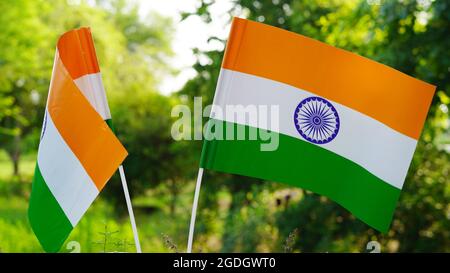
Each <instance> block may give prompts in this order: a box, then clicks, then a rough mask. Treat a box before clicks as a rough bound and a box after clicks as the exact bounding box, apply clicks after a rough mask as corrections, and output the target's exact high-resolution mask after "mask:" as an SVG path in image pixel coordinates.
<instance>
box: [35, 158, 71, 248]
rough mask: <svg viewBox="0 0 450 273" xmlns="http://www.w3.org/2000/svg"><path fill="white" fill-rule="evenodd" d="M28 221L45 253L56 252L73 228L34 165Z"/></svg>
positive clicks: (37, 167)
mask: <svg viewBox="0 0 450 273" xmlns="http://www.w3.org/2000/svg"><path fill="white" fill-rule="evenodd" d="M28 219H29V221H30V224H31V228H32V229H33V231H34V234H36V237H37V238H38V240H39V242H40V243H41V245H42V247H43V248H44V250H45V251H46V252H58V251H59V249H60V248H61V246H62V245H63V244H64V241H65V240H66V239H67V237H68V236H69V234H70V232H71V231H72V229H73V227H72V224H71V223H70V221H69V219H68V218H67V216H66V215H65V214H64V211H63V210H62V208H61V207H60V205H59V203H58V201H56V199H55V197H54V196H53V194H52V193H51V192H50V189H49V188H48V186H47V184H46V183H45V181H44V178H43V177H42V174H41V172H40V170H39V166H38V165H37V164H36V168H35V172H34V178H33V187H32V190H31V197H30V205H29V208H28Z"/></svg>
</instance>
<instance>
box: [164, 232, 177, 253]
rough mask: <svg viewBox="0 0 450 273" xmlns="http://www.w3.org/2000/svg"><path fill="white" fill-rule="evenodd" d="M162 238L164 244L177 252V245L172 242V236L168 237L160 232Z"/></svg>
mask: <svg viewBox="0 0 450 273" xmlns="http://www.w3.org/2000/svg"><path fill="white" fill-rule="evenodd" d="M161 235H162V237H163V240H164V244H165V245H166V247H167V248H168V249H170V250H172V251H174V252H175V253H179V251H178V247H177V245H176V244H175V243H174V242H173V240H172V238H170V237H169V235H166V234H164V233H162V234H161Z"/></svg>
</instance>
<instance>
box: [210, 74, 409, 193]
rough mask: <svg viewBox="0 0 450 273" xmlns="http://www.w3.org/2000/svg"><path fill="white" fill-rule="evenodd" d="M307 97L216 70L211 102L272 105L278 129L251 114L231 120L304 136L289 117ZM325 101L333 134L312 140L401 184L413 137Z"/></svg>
mask: <svg viewBox="0 0 450 273" xmlns="http://www.w3.org/2000/svg"><path fill="white" fill-rule="evenodd" d="M310 96H317V95H315V94H313V93H310V92H307V91H305V90H301V89H299V88H296V87H293V86H290V85H287V84H283V83H280V82H276V81H273V80H269V79H266V78H262V77H257V76H253V75H249V74H245V73H240V72H236V71H232V70H227V69H222V70H221V73H220V77H219V81H218V84H217V90H216V95H215V98H214V105H217V106H220V107H221V108H222V109H225V106H226V105H243V106H249V105H255V106H258V105H278V106H279V118H280V121H279V128H267V127H268V126H265V127H264V126H261V125H260V126H258V123H257V122H255V119H247V120H245V121H242V120H240V121H237V123H241V124H243V125H249V126H253V127H259V128H262V129H272V130H273V131H277V132H279V133H282V134H285V135H288V136H291V137H294V138H298V139H300V140H302V141H306V140H305V139H303V137H302V136H301V135H300V134H299V133H298V131H297V129H296V128H295V125H294V122H293V117H294V111H295V109H296V107H297V105H298V104H299V103H300V101H302V100H303V99H305V98H307V97H310ZM330 102H331V103H332V104H333V106H334V107H335V108H336V110H337V112H338V114H339V117H340V122H341V124H340V129H339V133H338V135H337V136H336V138H335V139H334V140H332V141H331V142H329V143H326V144H314V145H317V146H320V147H322V148H325V149H327V150H329V151H332V152H334V153H336V154H338V155H340V156H343V157H345V158H347V159H349V160H351V161H353V162H355V163H357V164H358V165H360V166H362V167H363V168H365V169H366V170H368V171H369V172H371V173H372V174H374V175H375V176H377V177H379V178H380V179H382V180H383V181H385V182H387V183H389V184H391V185H392V186H394V187H396V188H399V189H401V188H402V186H403V182H404V180H405V177H406V173H407V171H408V168H409V164H410V162H411V159H412V156H413V154H414V150H415V148H416V144H417V141H416V140H415V139H413V138H410V137H408V136H405V135H403V134H401V133H399V132H397V131H395V130H393V129H392V128H390V127H388V126H386V125H385V124H383V123H381V122H379V121H377V120H375V119H373V118H371V117H368V116H366V115H364V114H362V113H360V112H358V111H355V110H353V109H351V108H348V107H346V106H344V105H341V104H339V103H336V102H332V101H330ZM213 112H214V108H213ZM223 119H224V120H225V121H228V122H236V121H235V120H232V118H231V117H227V115H224V116H223ZM228 119H230V120H228ZM269 126H270V124H269ZM280 145H281V144H280ZM299 156H301V155H299Z"/></svg>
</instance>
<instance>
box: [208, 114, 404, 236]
mask: <svg viewBox="0 0 450 273" xmlns="http://www.w3.org/2000/svg"><path fill="white" fill-rule="evenodd" d="M214 122H216V125H219V124H220V123H221V121H214ZM219 126H220V125H219ZM225 126H227V127H228V126H233V124H230V123H227V124H226V125H224V127H223V128H225ZM234 126H235V132H236V128H237V127H240V129H244V130H246V132H248V130H249V129H250V127H248V126H242V125H236V124H235V125H234ZM243 127H245V128H243ZM252 129H253V130H254V129H255V128H252ZM223 131H226V130H225V129H224V130H223ZM247 135H248V134H247ZM262 143H267V141H265V142H263V141H260V140H212V141H207V140H205V142H204V145H203V151H202V157H201V160H200V166H201V167H203V168H206V169H211V170H216V171H221V172H226V173H233V174H239V175H245V176H250V177H256V178H260V179H264V180H271V181H277V182H282V183H286V184H289V185H292V186H296V187H300V188H304V189H307V190H310V191H313V192H316V193H318V194H322V195H325V196H327V197H329V198H331V199H332V200H334V201H335V202H337V203H338V204H340V205H341V206H343V207H344V208H346V209H348V210H349V211H350V212H352V213H353V214H354V215H355V216H356V217H358V218H359V219H361V220H362V221H364V222H365V223H367V224H369V225H370V226H372V227H374V228H376V229H377V230H379V231H382V232H387V230H388V229H389V226H390V223H391V220H392V216H393V213H394V209H395V206H396V203H397V200H398V197H399V195H400V190H399V189H398V188H395V187H393V186H391V185H390V184H388V183H386V182H384V181H383V180H381V179H379V178H378V177H376V176H374V175H373V174H371V173H370V172H369V171H367V170H366V169H364V168H362V167H361V166H359V165H357V164H356V163H354V162H352V161H350V160H348V159H346V158H344V157H342V156H339V155H337V154H335V153H333V152H330V151H328V150H325V149H323V148H322V147H319V146H316V145H313V144H311V143H309V142H306V141H301V140H298V139H296V138H293V137H290V136H286V135H283V134H279V147H278V149H277V150H275V151H272V152H267V151H260V147H261V146H260V145H261V144H262ZM367 156H370V155H367Z"/></svg>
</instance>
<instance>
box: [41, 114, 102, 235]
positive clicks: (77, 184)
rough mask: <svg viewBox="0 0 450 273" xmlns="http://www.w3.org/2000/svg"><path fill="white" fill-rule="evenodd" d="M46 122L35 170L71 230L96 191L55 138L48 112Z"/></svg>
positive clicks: (71, 156) (76, 162)
mask: <svg viewBox="0 0 450 273" xmlns="http://www.w3.org/2000/svg"><path fill="white" fill-rule="evenodd" d="M46 119H47V120H46V126H45V128H44V129H43V130H44V131H43V136H42V139H41V143H40V144H39V152H38V165H39V170H40V171H41V174H42V177H43V178H44V180H45V182H46V184H47V186H48V187H49V189H50V191H51V192H52V194H53V196H54V197H55V198H56V200H57V201H58V203H59V205H60V206H61V208H62V209H63V211H64V213H65V214H66V216H67V218H68V219H69V221H70V222H71V223H72V226H75V225H76V224H77V223H78V221H79V220H80V218H81V217H82V216H83V214H84V213H85V212H86V210H87V209H88V208H89V206H90V205H91V204H92V202H93V201H94V199H95V198H96V197H97V195H98V190H97V187H96V186H95V184H94V182H93V181H92V179H91V178H90V177H89V175H88V174H87V173H86V171H85V170H84V168H83V166H82V165H81V163H80V161H79V160H78V158H77V157H76V156H75V155H74V153H73V152H72V150H71V149H70V148H69V146H68V145H67V144H66V142H65V141H64V139H63V138H62V137H61V135H60V134H59V132H58V129H57V128H56V127H55V125H54V123H53V121H52V118H51V116H50V115H49V113H48V112H46Z"/></svg>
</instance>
